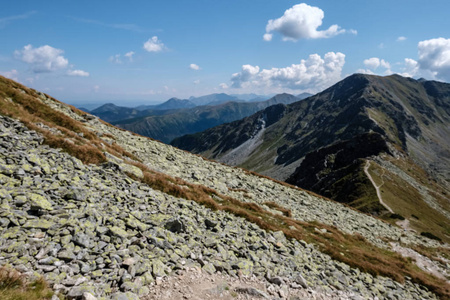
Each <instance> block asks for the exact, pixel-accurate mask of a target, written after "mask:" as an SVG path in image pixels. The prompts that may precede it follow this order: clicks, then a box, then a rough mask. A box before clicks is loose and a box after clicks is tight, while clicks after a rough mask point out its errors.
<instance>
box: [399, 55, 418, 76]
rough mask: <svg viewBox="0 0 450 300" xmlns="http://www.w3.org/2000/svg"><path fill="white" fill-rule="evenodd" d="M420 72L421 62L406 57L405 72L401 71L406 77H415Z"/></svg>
mask: <svg viewBox="0 0 450 300" xmlns="http://www.w3.org/2000/svg"><path fill="white" fill-rule="evenodd" d="M418 73H419V63H418V62H417V61H415V60H414V59H412V58H405V61H404V67H403V72H402V73H399V74H400V75H402V76H405V77H414V76H415V75H417V74H418Z"/></svg>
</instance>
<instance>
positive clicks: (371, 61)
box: [364, 57, 391, 70]
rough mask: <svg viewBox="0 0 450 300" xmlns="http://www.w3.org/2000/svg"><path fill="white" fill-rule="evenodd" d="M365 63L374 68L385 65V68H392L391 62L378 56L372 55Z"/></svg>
mask: <svg viewBox="0 0 450 300" xmlns="http://www.w3.org/2000/svg"><path fill="white" fill-rule="evenodd" d="M364 65H365V66H366V67H368V68H370V69H372V70H376V69H377V68H378V67H380V66H381V67H383V68H385V69H390V68H391V64H390V63H389V62H387V61H385V60H384V59H379V58H378V57H372V58H369V59H365V60H364Z"/></svg>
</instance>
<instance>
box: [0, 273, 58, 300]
mask: <svg viewBox="0 0 450 300" xmlns="http://www.w3.org/2000/svg"><path fill="white" fill-rule="evenodd" d="M52 296H53V291H52V290H51V289H50V288H49V287H48V284H47V283H46V282H45V280H44V279H43V278H42V277H41V278H39V279H37V280H35V281H32V282H28V280H27V278H26V277H25V276H24V275H22V274H20V273H19V272H17V271H15V270H13V269H10V268H7V267H0V299H2V300H45V299H51V298H52Z"/></svg>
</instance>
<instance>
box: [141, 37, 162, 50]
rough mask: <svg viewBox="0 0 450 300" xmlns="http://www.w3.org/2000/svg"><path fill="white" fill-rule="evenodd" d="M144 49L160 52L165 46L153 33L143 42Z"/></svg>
mask: <svg viewBox="0 0 450 300" xmlns="http://www.w3.org/2000/svg"><path fill="white" fill-rule="evenodd" d="M144 49H145V50H146V51H148V52H161V51H163V50H164V49H166V46H164V44H163V43H162V42H161V40H159V39H158V37H157V36H156V35H155V36H154V37H152V38H150V39H148V41H146V42H145V43H144Z"/></svg>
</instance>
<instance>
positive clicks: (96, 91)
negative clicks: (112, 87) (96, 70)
mask: <svg viewBox="0 0 450 300" xmlns="http://www.w3.org/2000/svg"><path fill="white" fill-rule="evenodd" d="M92 90H93V91H94V93H98V91H99V90H100V86H99V85H94V86H93V87H92Z"/></svg>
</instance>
